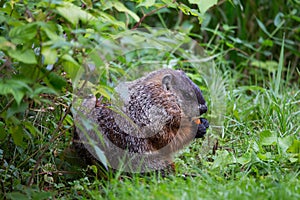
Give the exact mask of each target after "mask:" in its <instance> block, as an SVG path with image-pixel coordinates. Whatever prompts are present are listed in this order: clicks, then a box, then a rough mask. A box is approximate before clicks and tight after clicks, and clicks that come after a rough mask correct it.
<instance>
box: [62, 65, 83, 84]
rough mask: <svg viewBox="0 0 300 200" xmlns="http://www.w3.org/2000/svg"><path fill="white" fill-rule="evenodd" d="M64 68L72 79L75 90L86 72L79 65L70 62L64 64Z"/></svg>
mask: <svg viewBox="0 0 300 200" xmlns="http://www.w3.org/2000/svg"><path fill="white" fill-rule="evenodd" d="M63 68H64V70H65V72H66V73H67V76H68V77H70V78H71V80H72V85H73V88H75V87H76V85H77V84H78V81H79V79H80V77H81V76H82V74H83V72H84V70H83V68H82V67H80V66H79V65H78V64H77V63H76V64H74V62H69V61H65V62H64V63H63Z"/></svg>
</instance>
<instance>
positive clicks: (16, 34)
mask: <svg viewBox="0 0 300 200" xmlns="http://www.w3.org/2000/svg"><path fill="white" fill-rule="evenodd" d="M37 30H38V27H37V24H36V23H29V24H25V25H21V26H16V27H14V28H13V29H11V30H10V32H9V37H10V38H11V41H12V42H13V43H16V44H19V43H27V42H29V41H30V40H32V39H34V38H35V36H36V34H37Z"/></svg>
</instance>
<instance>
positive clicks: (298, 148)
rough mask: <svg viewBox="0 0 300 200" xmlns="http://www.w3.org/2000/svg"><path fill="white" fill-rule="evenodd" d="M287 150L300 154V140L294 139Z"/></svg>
mask: <svg viewBox="0 0 300 200" xmlns="http://www.w3.org/2000/svg"><path fill="white" fill-rule="evenodd" d="M287 152H289V153H298V154H300V140H293V143H292V145H291V146H289V148H288V149H287Z"/></svg>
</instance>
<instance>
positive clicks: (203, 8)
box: [189, 0, 218, 14]
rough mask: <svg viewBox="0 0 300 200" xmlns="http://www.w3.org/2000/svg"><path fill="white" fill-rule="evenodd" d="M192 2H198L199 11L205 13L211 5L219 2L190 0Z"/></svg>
mask: <svg viewBox="0 0 300 200" xmlns="http://www.w3.org/2000/svg"><path fill="white" fill-rule="evenodd" d="M189 3H190V4H197V5H198V8H199V11H200V12H201V13H202V14H204V13H205V12H206V11H207V10H208V9H209V8H210V7H212V6H213V5H215V4H217V3H218V0H189Z"/></svg>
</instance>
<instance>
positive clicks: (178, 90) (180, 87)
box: [161, 69, 209, 138]
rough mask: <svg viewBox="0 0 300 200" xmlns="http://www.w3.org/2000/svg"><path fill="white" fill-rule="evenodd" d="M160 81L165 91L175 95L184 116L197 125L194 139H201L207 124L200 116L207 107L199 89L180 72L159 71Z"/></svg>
mask: <svg viewBox="0 0 300 200" xmlns="http://www.w3.org/2000/svg"><path fill="white" fill-rule="evenodd" d="M161 74H163V76H162V78H161V80H162V85H163V87H164V89H165V90H167V91H171V92H172V93H174V94H176V96H177V100H178V103H179V104H180V106H181V109H182V111H183V112H184V114H185V116H187V117H189V118H191V120H192V121H193V122H194V123H196V124H197V125H198V127H197V132H196V138H200V137H203V136H204V135H205V133H206V129H207V128H208V127H209V123H208V121H207V120H206V119H204V118H200V115H202V114H204V113H206V112H207V105H206V102H205V100H204V97H203V95H202V92H201V90H200V89H199V87H198V86H197V85H196V84H195V83H194V82H193V81H191V79H189V78H188V77H187V75H186V74H185V73H184V72H183V71H181V70H168V69H166V70H161Z"/></svg>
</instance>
